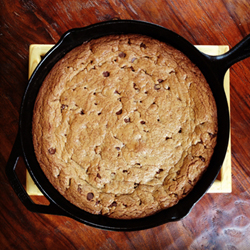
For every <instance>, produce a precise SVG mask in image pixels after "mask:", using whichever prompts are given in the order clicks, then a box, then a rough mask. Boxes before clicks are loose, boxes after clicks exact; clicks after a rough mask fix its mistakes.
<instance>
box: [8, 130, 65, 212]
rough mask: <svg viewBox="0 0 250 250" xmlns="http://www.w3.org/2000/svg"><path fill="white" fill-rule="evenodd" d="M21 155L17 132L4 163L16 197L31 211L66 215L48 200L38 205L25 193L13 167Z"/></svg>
mask: <svg viewBox="0 0 250 250" xmlns="http://www.w3.org/2000/svg"><path fill="white" fill-rule="evenodd" d="M20 156H22V150H21V141H20V135H19V133H18V135H17V138H16V141H15V143H14V146H13V149H12V151H11V154H10V157H9V160H8V162H7V165H6V169H5V172H6V175H7V177H8V179H9V182H10V185H11V186H12V188H13V190H14V191H15V193H16V194H17V196H18V198H19V199H20V200H21V202H22V203H23V205H24V206H25V207H26V208H27V209H28V210H29V211H31V212H36V213H44V214H55V215H66V213H65V212H64V211H63V210H61V209H60V208H59V207H58V206H57V205H55V204H54V203H53V202H51V201H50V204H49V205H39V204H35V203H34V202H33V201H32V200H31V198H30V196H29V195H28V194H27V192H26V190H25V189H24V187H23V185H22V184H21V182H20V181H19V179H18V177H17V175H16V172H15V169H16V166H17V162H18V160H19V157H20Z"/></svg>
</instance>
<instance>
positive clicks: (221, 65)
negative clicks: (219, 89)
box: [207, 34, 250, 80]
mask: <svg viewBox="0 0 250 250" xmlns="http://www.w3.org/2000/svg"><path fill="white" fill-rule="evenodd" d="M247 57H250V34H249V35H247V36H246V37H245V38H244V39H243V40H241V41H240V42H239V43H238V44H236V45H235V46H234V47H233V48H232V49H231V50H229V51H228V52H226V53H225V54H222V55H219V56H207V58H208V59H209V61H210V62H211V63H212V66H213V68H214V71H215V72H216V73H217V75H218V76H219V77H220V78H221V80H223V78H224V75H225V73H226V71H227V70H228V69H229V68H230V67H231V66H232V65H233V64H235V63H237V62H239V61H241V60H243V59H245V58H247Z"/></svg>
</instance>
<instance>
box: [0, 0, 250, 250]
mask: <svg viewBox="0 0 250 250" xmlns="http://www.w3.org/2000/svg"><path fill="white" fill-rule="evenodd" d="M0 9H1V10H0V18H1V26H0V51H1V66H0V77H1V79H0V93H1V98H0V152H1V153H0V167H1V168H0V248H1V249H249V248H250V191H249V190H250V139H249V131H250V59H245V60H243V61H241V62H239V63H237V64H235V65H233V66H232V67H231V70H230V81H231V87H230V92H231V93H230V98H231V103H230V105H231V136H232V193H230V194H206V195H205V196H204V197H203V198H202V199H201V200H200V201H199V202H198V203H197V204H196V206H195V207H194V208H193V209H192V211H191V213H190V214H189V215H188V216H187V217H185V218H184V219H182V220H181V221H178V222H171V223H168V224H165V225H162V226H159V227H156V228H153V229H147V230H143V231H137V232H110V231H103V230H100V229H95V228H92V227H90V226H86V225H84V224H82V223H79V222H77V221H74V220H72V219H69V218H66V217H59V216H53V215H44V214H35V213H32V212H29V211H28V210H27V209H26V208H25V207H24V206H23V204H22V202H21V201H20V200H19V198H18V197H17V196H16V194H15V193H14V191H13V189H12V188H11V186H10V184H9V182H8V180H7V178H6V175H5V166H6V163H7V160H8V158H9V156H10V153H11V150H12V147H13V145H14V141H15V138H16V135H17V132H18V121H19V110H20V105H21V101H22V96H23V94H24V91H25V88H26V86H27V78H28V50H29V45H30V44H34V43H40V44H51V43H56V42H57V41H58V40H59V38H60V37H61V35H62V34H63V33H64V32H66V31H67V30H68V29H71V28H76V27H84V26H87V25H90V24H94V23H97V22H101V21H106V20H111V19H134V20H144V21H149V22H153V23H156V24H159V25H162V26H164V27H166V28H169V29H171V30H173V31H175V32H176V33H178V34H179V35H181V36H183V37H184V38H186V39H187V40H189V41H190V42H191V43H193V44H204V45H220V44H221V45H229V46H230V48H231V47H233V46H234V45H235V44H236V43H238V42H239V41H240V40H242V39H243V38H244V37H245V36H246V35H248V34H250V2H249V0H216V1H205V0H201V1H195V0H172V1H167V0H165V1H164V0H151V1H143V0H133V1H132V0H127V1H125V0H103V1H100V0H99V1H79V0H78V1H62V0H53V1H51V0H50V1H41V0H27V1H25V0H19V1H17V0H11V1H9V0H0ZM16 172H17V174H18V176H19V179H20V180H21V181H22V182H23V183H24V181H25V174H24V173H25V164H24V162H23V160H22V158H21V159H20V160H19V162H18V164H17V170H16ZM33 200H34V201H35V202H36V203H42V204H44V203H45V202H46V201H45V200H44V198H42V197H40V198H39V197H34V198H33Z"/></svg>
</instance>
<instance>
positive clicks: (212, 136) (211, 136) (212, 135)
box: [208, 132, 216, 139]
mask: <svg viewBox="0 0 250 250" xmlns="http://www.w3.org/2000/svg"><path fill="white" fill-rule="evenodd" d="M208 134H209V136H210V138H211V139H213V138H215V137H216V134H212V133H209V132H208Z"/></svg>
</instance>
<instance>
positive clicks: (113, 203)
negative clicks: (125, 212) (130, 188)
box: [109, 201, 117, 207]
mask: <svg viewBox="0 0 250 250" xmlns="http://www.w3.org/2000/svg"><path fill="white" fill-rule="evenodd" d="M116 206H117V202H116V201H113V202H112V204H111V205H110V206H109V207H116Z"/></svg>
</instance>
